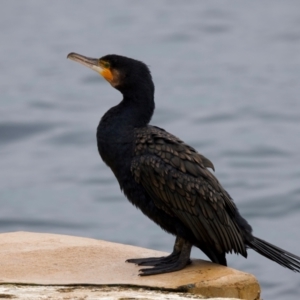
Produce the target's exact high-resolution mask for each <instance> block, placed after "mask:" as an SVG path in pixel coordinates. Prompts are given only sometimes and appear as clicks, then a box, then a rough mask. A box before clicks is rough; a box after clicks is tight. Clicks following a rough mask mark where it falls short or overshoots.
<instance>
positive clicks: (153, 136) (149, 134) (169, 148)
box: [134, 125, 214, 177]
mask: <svg viewBox="0 0 300 300" xmlns="http://www.w3.org/2000/svg"><path fill="white" fill-rule="evenodd" d="M134 141H135V145H134V156H135V157H137V156H142V155H147V154H148V155H149V154H150V155H151V154H154V155H155V156H156V157H159V158H160V159H161V160H163V161H164V162H165V163H166V164H168V165H171V166H172V167H174V168H176V169H178V170H180V171H181V172H183V173H188V174H190V175H192V176H196V177H197V176H199V175H203V170H206V168H211V169H213V170H214V165H213V163H212V162H211V161H210V160H209V159H208V158H206V157H205V156H203V155H202V154H200V153H198V152H197V151H196V150H195V149H194V148H193V147H191V146H189V145H187V144H186V143H184V142H183V141H182V140H180V139H179V138H178V137H176V136H174V135H172V134H171V133H169V132H167V131H165V130H164V129H162V128H159V127H156V126H150V125H148V126H147V127H143V128H137V129H136V130H135V139H134Z"/></svg>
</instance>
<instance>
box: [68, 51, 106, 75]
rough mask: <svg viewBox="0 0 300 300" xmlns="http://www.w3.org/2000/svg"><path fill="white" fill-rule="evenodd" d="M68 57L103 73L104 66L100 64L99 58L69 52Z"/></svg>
mask: <svg viewBox="0 0 300 300" xmlns="http://www.w3.org/2000/svg"><path fill="white" fill-rule="evenodd" d="M67 58H69V59H71V60H74V61H77V62H78V63H80V64H82V65H84V66H86V67H88V68H90V69H92V70H94V71H96V72H97V73H99V74H102V72H103V68H102V67H101V66H100V65H99V60H98V59H96V58H90V57H86V56H83V55H80V54H77V53H74V52H72V53H69V54H68V56H67Z"/></svg>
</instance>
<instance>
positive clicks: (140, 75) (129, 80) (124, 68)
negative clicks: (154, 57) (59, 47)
mask: <svg viewBox="0 0 300 300" xmlns="http://www.w3.org/2000/svg"><path fill="white" fill-rule="evenodd" d="M67 58H69V59H71V60H74V61H77V62H79V63H81V64H83V65H84V66H86V67H88V68H90V69H92V70H94V71H96V72H97V73H99V74H100V75H102V76H103V77H104V78H105V79H106V80H107V81H108V82H109V83H110V84H111V85H112V86H113V87H114V88H116V89H118V90H120V91H121V92H125V91H126V90H131V89H133V88H136V87H137V86H143V85H144V86H148V87H149V86H153V83H152V78H151V74H150V71H149V69H148V67H147V66H146V65H145V64H144V63H143V62H141V61H138V60H135V59H132V58H128V57H125V56H121V55H115V54H109V55H105V56H103V57H101V58H90V57H86V56H83V55H80V54H77V53H73V52H72V53H70V54H68V56H67ZM149 83H151V84H150V85H149ZM153 90H154V86H153Z"/></svg>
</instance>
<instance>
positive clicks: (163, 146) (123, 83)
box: [68, 53, 300, 275]
mask: <svg viewBox="0 0 300 300" xmlns="http://www.w3.org/2000/svg"><path fill="white" fill-rule="evenodd" d="M68 58H70V59H72V60H75V61H78V62H80V63H82V64H84V65H86V66H87V67H89V68H91V69H93V70H95V71H97V72H98V73H100V74H101V75H102V76H103V77H104V78H105V79H106V80H107V81H108V82H110V84H111V85H112V86H113V87H114V88H116V89H117V90H119V91H120V92H121V93H122V94H123V100H122V101H121V102H120V103H119V104H118V105H116V106H114V107H112V108H111V109H109V110H108V111H107V112H106V113H105V115H104V116H103V117H102V119H101V121H100V123H99V126H98V128H97V145H98V150H99V153H100V156H101V157H102V159H103V161H104V162H105V163H106V164H107V165H108V166H109V167H110V168H111V170H112V171H113V173H114V175H115V176H116V178H117V180H118V182H119V184H120V188H121V189H122V190H123V192H124V194H125V195H126V197H127V198H128V199H129V201H130V202H131V203H133V204H134V205H135V206H137V207H138V208H139V209H141V211H142V212H143V213H144V214H145V215H147V216H148V217H149V218H150V219H152V220H153V221H154V222H155V223H157V224H158V225H159V226H161V228H162V229H164V230H166V231H167V232H169V233H171V234H173V235H175V236H176V241H175V245H174V249H173V252H172V253H171V254H170V255H169V256H167V257H161V258H137V259H129V260H128V262H132V263H136V264H138V265H144V266H153V268H150V269H149V268H148V269H141V270H140V272H141V275H153V274H160V273H167V272H172V271H176V270H180V269H182V268H184V267H185V266H186V265H188V264H189V263H190V252H191V247H192V246H196V247H198V248H199V249H201V250H202V251H203V252H204V253H205V254H206V255H207V256H208V257H209V258H210V259H211V260H212V261H213V262H215V263H219V264H222V265H226V264H227V263H226V253H231V252H234V253H238V254H241V255H243V256H244V257H247V248H252V249H254V250H255V251H257V252H258V253H260V254H262V255H263V256H265V257H267V258H269V259H271V260H273V261H275V262H277V263H279V264H280V265H282V266H284V267H286V268H289V269H291V270H293V271H297V272H300V257H298V256H296V255H293V254H291V253H289V252H287V251H285V250H283V249H281V248H278V247H276V246H274V245H271V244H269V243H267V242H265V241H263V240H261V239H259V238H256V237H255V236H253V234H252V228H251V226H250V225H249V224H248V223H247V221H246V220H245V219H244V218H243V217H242V216H241V215H240V213H239V211H238V209H237V207H236V205H235V204H234V202H233V200H232V199H231V197H230V195H229V194H228V193H227V192H226V191H225V190H224V188H223V187H222V186H221V184H220V183H219V181H218V180H217V179H216V177H215V176H214V175H213V174H212V173H211V172H210V171H209V170H208V168H211V169H214V166H213V164H212V162H211V161H210V160H209V159H207V158H206V157H204V156H203V155H201V154H199V153H198V152H197V151H196V150H195V149H194V148H192V147H190V146H189V145H187V144H185V143H184V142H183V141H181V140H180V139H178V138H177V137H175V136H173V135H172V134H170V133H168V132H166V131H165V130H163V129H161V128H159V127H156V126H151V125H149V122H150V120H151V117H152V115H153V112H154V107H155V105H154V84H153V81H152V78H151V74H150V71H149V69H148V67H147V66H146V65H145V64H144V63H142V62H140V61H137V60H134V59H130V58H127V57H123V56H118V55H107V56H104V57H102V58H100V59H92V58H87V57H84V56H82V55H79V54H75V53H70V54H69V55H68Z"/></svg>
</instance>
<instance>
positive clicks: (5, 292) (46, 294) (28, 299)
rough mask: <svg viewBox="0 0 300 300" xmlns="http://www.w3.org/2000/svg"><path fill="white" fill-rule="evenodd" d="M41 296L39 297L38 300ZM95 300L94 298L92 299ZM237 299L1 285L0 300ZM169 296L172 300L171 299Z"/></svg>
mask: <svg viewBox="0 0 300 300" xmlns="http://www.w3.org/2000/svg"><path fill="white" fill-rule="evenodd" d="M41 297H42V298H41ZM95 297H97V298H95ZM166 297H167V298H169V299H174V300H191V299H210V300H238V298H220V297H218V298H215V297H214V298H207V297H204V296H201V295H195V294H190V293H182V292H176V291H174V290H173V291H166V290H161V289H156V288H153V289H152V288H150V289H149V288H143V287H132V286H108V285H102V286H99V285H33V284H26V285H25V284H0V298H1V299H20V300H35V299H43V300H47V299H49V300H50V299H57V300H63V299H74V300H75V299H85V300H94V299H103V298H105V299H106V300H121V299H122V300H125V299H132V300H134V299H145V300H146V299H147V300H162V299H166ZM170 297H172V298H170Z"/></svg>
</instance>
